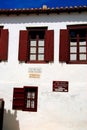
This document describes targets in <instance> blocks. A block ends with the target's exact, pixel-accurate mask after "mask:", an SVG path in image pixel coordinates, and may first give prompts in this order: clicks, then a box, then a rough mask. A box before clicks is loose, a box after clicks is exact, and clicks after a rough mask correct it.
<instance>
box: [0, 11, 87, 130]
mask: <svg viewBox="0 0 87 130" xmlns="http://www.w3.org/2000/svg"><path fill="white" fill-rule="evenodd" d="M72 24H87V13H71V14H60V15H57V14H55V15H51V14H50V15H44V14H43V15H26V16H23V15H19V16H5V15H4V16H3V15H2V16H0V25H4V28H6V29H9V51H8V52H9V55H8V62H6V63H4V62H1V63H0V98H3V99H4V100H5V112H4V123H3V130H54V128H55V129H56V130H86V129H87V65H80V64H79V65H72V64H70V65H69V64H65V63H63V64H61V63H59V56H58V53H59V31H60V29H66V26H67V25H72ZM42 26H43V27H44V26H48V29H49V30H51V29H52V30H54V62H53V63H49V64H25V63H21V64H19V62H18V45H19V30H25V29H26V27H42ZM31 68H36V69H40V71H41V72H40V73H39V74H40V78H29V70H30V69H31ZM54 80H56V81H58V80H64V81H69V92H66V93H62V92H53V91H52V82H53V81H54ZM23 86H38V110H37V112H24V111H14V110H12V99H13V88H14V87H23Z"/></svg>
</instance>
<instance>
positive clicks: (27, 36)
mask: <svg viewBox="0 0 87 130" xmlns="http://www.w3.org/2000/svg"><path fill="white" fill-rule="evenodd" d="M53 58H54V31H53V30H47V27H36V28H27V30H24V31H23V30H22V31H20V39H19V61H21V62H22V61H23V62H26V63H28V62H29V63H46V62H53Z"/></svg>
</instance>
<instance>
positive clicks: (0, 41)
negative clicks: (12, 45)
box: [0, 26, 8, 61]
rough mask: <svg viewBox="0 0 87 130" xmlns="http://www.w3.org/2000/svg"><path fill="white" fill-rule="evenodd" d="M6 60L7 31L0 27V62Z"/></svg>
mask: <svg viewBox="0 0 87 130" xmlns="http://www.w3.org/2000/svg"><path fill="white" fill-rule="evenodd" d="M7 59H8V29H3V26H1V27H0V61H7Z"/></svg>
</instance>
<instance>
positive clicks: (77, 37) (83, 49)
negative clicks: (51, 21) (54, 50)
mask: <svg viewBox="0 0 87 130" xmlns="http://www.w3.org/2000/svg"><path fill="white" fill-rule="evenodd" d="M59 58H60V61H62V62H66V63H74V64H75V63H77V64H82V63H83V64H87V25H72V26H70V25H69V26H67V29H66V30H60V57H59Z"/></svg>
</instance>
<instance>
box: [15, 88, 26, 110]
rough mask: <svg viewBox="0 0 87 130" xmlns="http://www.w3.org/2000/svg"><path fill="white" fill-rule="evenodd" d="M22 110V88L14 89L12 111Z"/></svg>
mask: <svg viewBox="0 0 87 130" xmlns="http://www.w3.org/2000/svg"><path fill="white" fill-rule="evenodd" d="M23 108H24V88H14V91H13V109H17V110H23Z"/></svg>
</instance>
